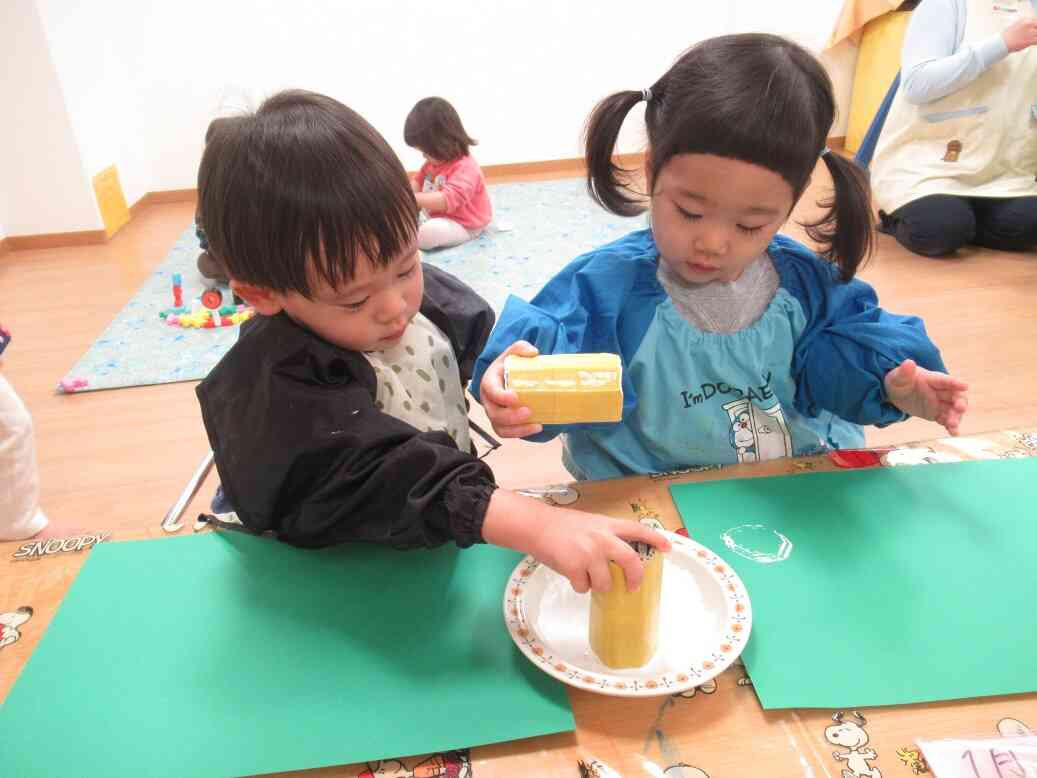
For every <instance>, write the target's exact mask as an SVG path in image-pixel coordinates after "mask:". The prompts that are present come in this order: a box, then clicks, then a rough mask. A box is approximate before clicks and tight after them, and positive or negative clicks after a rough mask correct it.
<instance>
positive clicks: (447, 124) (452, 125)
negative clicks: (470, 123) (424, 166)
mask: <svg viewBox="0 0 1037 778" xmlns="http://www.w3.org/2000/svg"><path fill="white" fill-rule="evenodd" d="M403 140H404V142H405V143H406V144H407V145H408V146H410V147H412V148H415V149H419V150H420V151H423V152H424V153H425V154H428V156H430V157H433V158H434V159H438V160H440V161H441V162H447V161H449V160H452V159H460V158H461V157H465V156H467V155H468V147H469V146H476V145H478V141H477V140H475V139H474V138H472V137H470V136H469V135H468V133H467V132H465V129H464V125H463V124H461V117H460V116H458V115H457V111H455V110H454V106H452V105H450V103H448V102H447V101H446V100H444V99H443V98H442V97H426V98H424V99H422V100H418V102H417V103H415V105H414V107H413V108H411V109H410V113H409V114H407V120H406V121H405V122H404V123H403Z"/></svg>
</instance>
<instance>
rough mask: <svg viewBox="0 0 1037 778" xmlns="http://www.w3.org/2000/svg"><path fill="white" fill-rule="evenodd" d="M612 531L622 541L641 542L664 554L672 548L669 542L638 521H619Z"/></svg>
mask: <svg viewBox="0 0 1037 778" xmlns="http://www.w3.org/2000/svg"><path fill="white" fill-rule="evenodd" d="M614 529H615V533H616V535H618V536H619V537H621V538H623V540H641V541H644V542H645V543H647V544H649V545H650V546H655V547H656V548H657V549H659V550H660V551H662V552H664V553H665V552H667V551H669V550H670V548H671V547H672V546H671V544H670V541H669V540H667V539H666V538H665V537H664V536H663V535H660V534H659V533H658V532H656V531H655V530H654V529H652V528H651V527H646V526H645V525H644V524H642V523H641V522H638V521H624V520H620V521H618V522H616V525H615V527H614Z"/></svg>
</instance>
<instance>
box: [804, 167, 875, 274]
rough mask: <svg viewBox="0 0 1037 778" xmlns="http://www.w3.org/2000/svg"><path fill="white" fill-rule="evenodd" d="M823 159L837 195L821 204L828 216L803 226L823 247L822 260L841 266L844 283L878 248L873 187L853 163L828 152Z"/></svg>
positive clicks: (864, 173) (863, 172)
mask: <svg viewBox="0 0 1037 778" xmlns="http://www.w3.org/2000/svg"><path fill="white" fill-rule="evenodd" d="M821 158H822V159H823V160H824V161H825V165H826V166H827V167H828V172H829V173H831V174H832V183H833V184H834V185H835V194H834V195H833V196H832V198H831V199H830V200H828V201H826V202H824V203H821V205H822V206H823V207H825V208H828V213H827V214H825V215H824V216H823V217H822V218H821V219H819V220H818V221H816V222H813V223H810V224H804V225H803V226H804V227H805V228H806V231H807V234H808V235H809V236H810V238H811V239H812V240H814V241H816V242H817V243H819V244H821V246H822V247H823V250H822V251H821V252H820V253H821V256H822V257H824V258H825V259H826V260H828V261H829V262H832V263H834V264H836V265H838V266H839V275H840V277H841V278H842V280H843V281H849V280H850V279H851V278H853V277H854V275H855V274H856V273H857V269H858V268H859V267H860V265H861V264H862V263H863V262H864V261H865V260H866V259H867V258H868V257H869V256H870V255H871V252H872V250H873V249H874V245H875V228H874V223H873V221H872V213H871V186H870V184H869V183H868V174H867V173H866V172H865V171H864V170H863V169H862V168H861V167H860V166H859V165H857V163H856V162H854V161H853V160H851V159H848V158H846V157H844V156H842V155H840V154H837V153H836V152H834V151H829V150H826V151H825V153H824V154H822V156H821Z"/></svg>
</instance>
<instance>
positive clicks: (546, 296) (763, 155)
mask: <svg viewBox="0 0 1037 778" xmlns="http://www.w3.org/2000/svg"><path fill="white" fill-rule="evenodd" d="M641 101H645V102H646V103H647V106H646V108H645V123H646V124H647V129H648V150H647V153H646V160H645V174H646V177H647V183H648V193H649V195H648V196H649V198H650V215H651V227H650V228H649V229H647V230H640V231H638V232H634V233H631V234H630V235H628V236H627V237H625V238H622V239H620V240H618V241H615V242H614V243H610V244H608V245H606V246H603V247H601V248H598V249H595V250H594V251H591V252H590V253H588V254H585V255H583V256H582V257H579V258H577V259H576V260H574V261H573V262H572V263H571V264H570V265H569V266H568V267H566V268H565V269H564V270H562V271H561V272H560V273H559V274H558V275H556V276H555V277H554V278H553V279H552V280H551V281H549V282H548V284H547V286H546V287H544V289H543V290H542V291H541V292H540V293H539V294H537V296H536V297H534V298H533V300H532V302H529V303H527V302H525V301H523V300H520V299H518V298H516V297H511V298H509V300H508V301H507V304H506V306H505V308H504V311H503V312H502V313H501V317H500V321H499V322H498V323H497V326H496V328H495V329H494V331H493V335H492V337H491V339H490V342H489V345H488V346H487V347H486V350H485V351H484V352H483V354H482V355H481V356H480V357H479V360H478V362H477V363H476V368H475V375H474V377H473V382H472V384H473V387H476V388H477V391H476V397H477V399H479V400H480V402H482V404H483V405H484V406H485V408H486V413H487V415H488V416H489V418H490V420H491V422H492V423H493V426H494V429H495V430H496V431H497V433H498V434H499V435H501V436H503V437H527V438H531V439H533V440H546V439H548V438H551V437H554V436H555V435H557V434H559V433H560V432H564V433H565V448H564V461H565V464H566V466H567V467H568V469H569V471H570V472H571V473H572V474H573V475H574V476H575V477H577V478H613V477H617V476H625V475H631V474H635V473H651V472H665V471H670V470H675V469H680V468H684V467H688V466H694V465H714V464H726V463H735V462H756V461H759V460H763V459H770V458H774V457H781V456H794V455H802V454H806V453H811V452H815V451H818V450H821V449H824V448H829V447H834V448H840V447H854V446H859V445H862V444H863V443H864V435H863V432H862V430H861V427H860V426H859V425H863V424H875V425H878V426H884V425H887V424H891V423H893V422H897V421H901V420H903V419H905V418H907V416H908V414H911V415H914V416H920V417H922V418H926V419H931V420H935V421H937V422H939V423H940V424H942V425H944V426H945V427H946V428H947V430H948V431H949V432H950V433H951V434H957V432H958V427H959V424H960V423H961V418H962V415H963V414H964V413H965V409H966V407H967V402H966V389H967V387H966V385H965V384H964V383H962V382H961V381H958V380H956V379H954V378H951V377H950V376H948V375H946V374H945V368H944V365H943V362H942V361H941V359H940V355H939V351H938V350H937V348H936V346H934V345H933V343H932V342H931V341H930V340H929V338H928V336H927V335H926V332H925V327H924V326H923V325H922V322H921V321H920V320H919V319H917V318H915V317H909V316H897V315H894V314H891V313H887V312H885V311H883V310H882V309H881V308H879V307H878V305H877V300H876V296H875V292H874V290H873V289H872V288H871V287H870V286H869V285H868V284H865V283H863V282H862V281H857V280H854V279H853V276H854V274H855V273H856V271H857V268H858V266H859V265H860V264H861V262H862V261H863V260H864V258H865V257H866V256H867V254H868V253H869V251H870V248H871V242H872V221H871V207H870V198H869V192H868V186H867V180H866V178H865V176H864V174H863V173H862V171H861V170H860V169H859V168H858V167H857V166H856V165H855V164H854V163H853V162H851V161H850V160H848V159H846V158H844V157H842V156H840V155H838V154H835V153H832V152H830V151H828V149H826V148H825V137H826V136H827V134H828V132H829V130H830V129H831V127H832V118H833V114H834V111H835V101H834V99H833V96H832V85H831V82H830V81H829V78H828V75H827V74H826V73H825V71H824V69H823V68H822V67H821V65H820V64H819V63H818V61H817V60H816V59H815V58H814V57H813V56H812V55H811V54H810V53H809V52H807V51H806V50H805V49H803V48H802V47H800V46H798V45H796V44H794V43H791V42H790V41H787V40H784V39H782V38H779V37H776V36H772V35H760V34H745V35H731V36H725V37H721V38H715V39H712V40H707V41H704V42H702V43H699V44H697V45H696V46H694V47H693V48H691V49H690V50H688V51H687V52H686V53H685V54H684V55H683V56H681V57H680V59H678V60H677V62H676V63H675V64H674V65H673V67H672V68H670V70H669V72H667V73H666V74H665V75H664V76H663V77H662V78H660V79H659V80H658V81H656V82H655V83H654V84H652V86H651V88H650V89H645V90H643V91H642V90H638V91H626V92H618V93H616V94H614V95H612V96H611V97H608V98H606V99H604V100H603V101H601V102H600V103H599V104H598V105H597V107H596V108H595V109H594V111H593V113H592V115H591V117H590V119H589V121H588V124H587V134H586V151H587V154H586V156H587V171H588V172H587V178H588V184H589V187H590V191H591V194H592V196H593V197H594V199H595V200H596V201H597V202H598V203H600V204H601V205H602V206H604V207H605V208H606V209H608V210H609V211H611V212H613V213H616V214H619V215H623V216H632V215H634V214H637V213H639V212H641V211H643V210H644V209H645V206H644V204H643V202H644V201H643V197H642V196H641V195H638V194H637V193H635V192H633V191H631V190H630V189H629V188H627V187H626V186H625V185H624V183H625V181H628V180H629V178H628V177H627V176H625V175H624V173H625V171H622V170H620V169H618V168H617V167H616V165H615V164H614V162H613V151H614V149H615V145H616V138H617V137H618V135H619V131H620V127H621V126H622V124H623V120H624V118H625V117H626V115H627V113H628V112H629V111H630V109H631V108H633V107H634V106H635V105H637V104H638V103H639V102H641ZM819 159H820V160H821V161H822V162H824V165H825V167H827V169H828V172H829V173H830V174H831V177H832V181H833V183H834V187H835V191H834V195H833V196H832V198H831V200H830V202H828V203H826V205H827V206H828V211H827V213H825V214H824V216H823V217H822V218H821V219H819V220H818V221H816V222H814V223H812V224H808V225H805V226H806V228H807V232H808V233H809V235H810V236H811V237H812V238H813V239H814V240H816V241H817V242H818V243H820V244H821V246H822V251H821V254H820V256H819V255H818V254H816V253H815V252H814V251H812V250H810V249H808V248H806V247H805V246H803V245H802V244H800V243H797V242H796V241H794V240H792V239H790V238H787V237H784V236H781V235H777V234H776V233H777V232H778V230H779V229H780V228H781V227H782V226H783V225H784V224H785V222H786V220H787V219H788V217H789V214H790V213H791V211H792V208H793V206H794V205H795V204H796V201H797V200H799V198H800V197H801V196H802V195H803V192H804V191H805V190H806V188H807V186H808V184H809V183H810V177H811V175H812V174H813V172H814V169H815V167H816V166H817V163H818V160H819ZM527 341H528V342H527ZM537 351H539V352H542V353H545V354H558V353H570V352H611V353H615V354H619V355H620V356H621V358H622V361H623V365H624V372H623V391H624V404H623V418H622V421H620V422H618V423H615V424H607V425H606V424H598V425H571V426H561V425H559V426H551V427H548V428H546V429H542V428H541V427H540V426H539V425H536V424H531V423H530V421H529V419H530V411H529V409H528V408H525V407H519V406H518V398H517V396H516V395H515V393H514V392H510V391H506V390H505V387H504V381H503V356H504V355H505V354H507V353H519V354H528V355H532V354H535V353H537Z"/></svg>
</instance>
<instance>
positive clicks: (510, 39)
mask: <svg viewBox="0 0 1037 778" xmlns="http://www.w3.org/2000/svg"><path fill="white" fill-rule="evenodd" d="M30 1H31V0H14V2H15V3H27V2H30ZM841 2H842V0H794V1H793V2H789V3H784V4H777V3H773V0H771V1H770V2H765V1H764V0H736V1H735V2H725V3H699V2H688V3H672V2H669V0H643V2H641V3H638V4H636V5H633V6H632V5H631V4H630V3H629V2H623V1H622V0H599V2H597V3H593V4H591V3H587V2H575V1H574V2H561V1H559V0H556V1H555V2H548V1H547V0H522V1H520V0H499V1H495V2H489V3H474V2H471V0H467V1H463V0H437V2H435V3H428V2H426V1H424V0H423V1H422V2H418V1H417V0H395V1H394V2H384V0H350V1H349V2H341V0H308V1H306V2H299V3H286V2H284V1H283V0H220V2H213V0H204V1H203V0H181V2H178V3H169V2H159V1H158V0H138V1H137V2H134V3H126V2H117V1H116V0H95V2H92V3H82V2H80V0H35V3H36V6H37V7H38V9H39V13H40V17H41V19H42V24H43V28H44V30H45V34H46V39H47V42H48V45H49V51H50V57H51V58H52V59H53V65H54V68H55V69H56V72H57V78H58V82H59V83H60V86H61V89H62V91H63V93H64V96H65V106H66V109H67V116H68V118H69V119H70V121H71V126H72V130H73V135H74V137H75V140H76V142H77V144H78V148H79V152H80V155H81V162H82V164H81V171H82V172H81V174H80V177H83V176H85V177H87V178H89V177H90V176H93V175H94V174H95V173H97V172H98V171H100V170H101V169H103V168H105V167H107V166H108V165H110V164H112V163H115V164H117V165H118V168H119V174H120V177H121V179H122V183H123V188H124V190H125V193H126V199H127V201H128V202H130V203H133V202H135V201H136V200H137V199H139V198H140V197H141V196H142V195H143V194H145V193H146V192H148V191H155V190H164V189H181V188H189V187H193V186H194V184H195V174H196V171H197V165H198V159H199V156H200V153H201V148H202V137H203V134H204V132H205V127H206V125H207V124H208V121H209V120H210V119H211V118H212V117H213V116H214V115H216V114H217V113H218V112H219V111H221V109H224V108H226V107H227V106H228V105H229V106H233V105H235V104H241V103H242V102H248V103H251V104H252V105H255V104H258V102H260V101H261V100H262V98H263V97H265V96H266V95H269V94H271V93H272V92H275V91H277V90H278V89H281V88H285V87H303V88H307V89H312V90H316V91H321V92H326V93H327V94H330V95H332V96H334V97H336V98H338V99H340V100H342V101H343V102H345V103H347V104H348V105H350V106H351V107H353V108H354V109H356V110H357V111H359V112H360V113H361V114H363V115H364V116H365V117H366V118H367V119H368V120H369V121H371V122H372V123H373V124H374V125H375V126H376V127H377V128H378V129H379V130H380V131H381V132H382V133H383V134H384V135H385V136H386V138H387V140H388V141H389V142H390V143H391V144H392V146H393V147H394V148H395V149H396V151H397V152H398V153H399V154H400V157H401V158H402V159H403V161H404V164H405V165H407V167H408V168H411V169H413V168H416V167H417V166H418V164H419V163H420V156H419V155H418V154H417V152H415V151H414V150H412V149H409V148H407V147H406V146H405V145H404V144H403V138H402V135H403V121H404V118H405V116H406V114H407V112H408V110H409V109H410V107H411V106H412V105H413V104H414V102H415V101H416V100H418V99H419V98H421V97H425V96H427V95H430V94H439V95H442V96H443V97H446V98H447V99H449V100H450V101H451V102H453V103H454V105H455V106H456V107H457V109H458V111H459V113H460V114H461V117H462V119H463V120H464V122H465V125H466V127H467V129H468V131H469V132H470V133H471V134H472V135H473V136H474V137H476V138H478V139H480V144H479V146H478V147H477V148H476V150H475V152H476V155H477V157H478V159H479V160H480V162H482V163H483V164H494V163H507V162H521V161H528V160H542V159H558V158H564V157H575V156H579V155H580V147H579V136H580V132H581V129H582V126H583V122H584V120H585V118H586V116H587V114H588V112H589V111H590V109H591V108H592V106H593V105H594V103H595V102H596V101H597V100H598V99H600V98H601V97H603V96H605V95H607V94H609V93H610V92H612V91H615V90H619V89H640V88H641V87H644V86H647V85H649V84H650V83H651V82H653V81H654V80H655V79H656V78H658V76H659V75H661V74H662V73H663V72H664V71H665V69H666V68H667V67H668V66H669V65H670V63H671V62H672V61H673V60H674V59H675V58H676V56H677V55H678V54H679V53H680V52H681V51H683V50H684V49H685V48H686V47H687V46H689V45H690V44H692V43H694V42H695V41H697V40H700V39H702V38H705V37H709V36H712V35H718V34H723V33H726V32H729V31H732V30H740V31H744V30H753V29H755V30H764V29H766V30H773V31H776V32H781V33H784V34H787V35H791V36H792V37H795V38H797V39H799V40H801V41H803V42H805V43H807V44H808V45H810V46H811V47H812V48H814V49H815V50H820V48H821V45H822V44H823V42H824V41H825V39H826V38H827V36H828V34H829V32H830V30H831V28H832V25H833V23H834V20H835V17H836V14H837V12H838V9H839V7H840V6H841ZM2 5H3V3H2V2H0V6H2ZM632 116H633V113H632ZM641 144H642V129H641V127H640V126H639V123H637V122H631V123H630V127H629V129H628V130H627V131H625V133H624V135H623V136H622V139H621V149H620V150H621V151H633V150H636V149H639V148H640V147H641ZM0 218H2V213H0ZM8 226H9V227H11V225H8ZM65 229H72V228H71V227H68V226H66V225H65V224H57V223H54V224H51V225H50V226H49V228H48V229H47V230H44V231H61V230H65ZM12 231H13V228H12Z"/></svg>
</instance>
